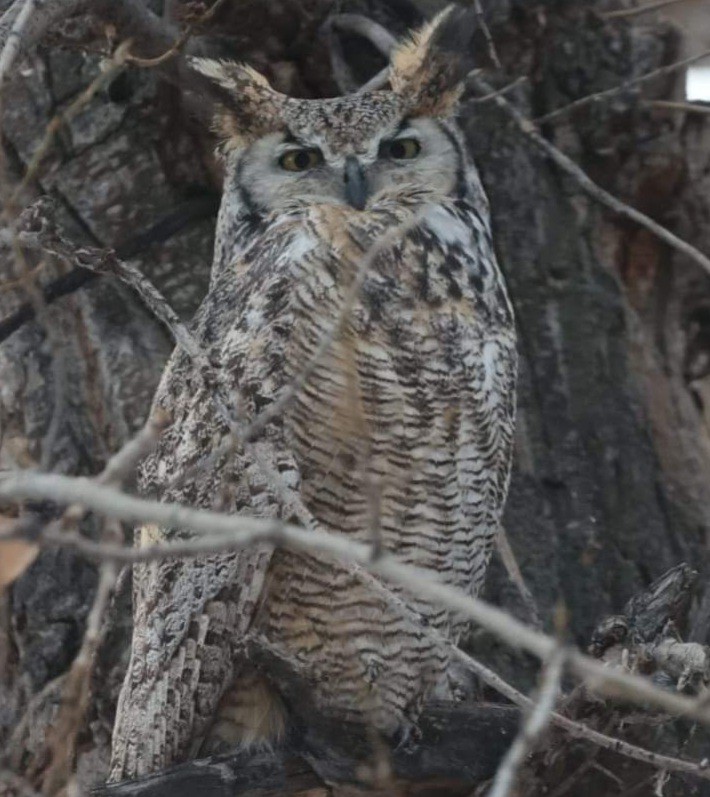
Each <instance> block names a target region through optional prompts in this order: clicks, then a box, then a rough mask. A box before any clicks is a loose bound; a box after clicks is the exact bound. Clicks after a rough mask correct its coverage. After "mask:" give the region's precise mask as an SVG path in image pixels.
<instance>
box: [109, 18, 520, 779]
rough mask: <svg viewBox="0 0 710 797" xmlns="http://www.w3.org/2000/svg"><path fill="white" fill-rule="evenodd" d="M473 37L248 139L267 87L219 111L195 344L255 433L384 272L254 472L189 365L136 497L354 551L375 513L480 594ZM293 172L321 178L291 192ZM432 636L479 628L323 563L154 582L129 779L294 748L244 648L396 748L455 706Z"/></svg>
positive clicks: (496, 500) (168, 381) (489, 309)
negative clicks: (296, 161)
mask: <svg viewBox="0 0 710 797" xmlns="http://www.w3.org/2000/svg"><path fill="white" fill-rule="evenodd" d="M454 22H455V23H456V24H455V25H453V23H454ZM460 24H461V20H460V19H458V18H457V17H455V15H454V16H452V15H451V14H449V15H448V16H447V15H444V16H443V17H441V18H439V19H438V20H437V21H435V23H434V26H435V27H434V28H433V29H431V30H429V31H427V32H425V33H424V34H422V35H420V36H419V37H418V38H416V39H415V40H414V44H408V45H406V50H402V51H400V53H399V54H397V55H395V58H394V60H393V72H394V76H393V81H392V82H393V91H381V92H373V93H370V94H362V95H352V96H349V97H341V98H336V99H332V100H323V101H307V100H293V99H290V98H284V97H281V96H280V95H278V98H276V99H274V98H272V100H273V102H271V101H270V100H267V104H269V103H271V104H269V105H268V109H265V110H264V114H263V116H262V117H261V118H260V119H254V120H253V121H250V120H249V119H246V118H245V117H247V116H249V115H251V114H252V113H253V112H254V108H255V107H258V105H259V103H258V102H257V103H256V104H255V103H254V97H261V98H262V99H263V98H264V97H267V98H268V96H269V92H270V89H268V87H265V85H264V83H263V81H262V80H258V81H257V86H256V88H255V89H254V92H251V89H250V88H249V87H247V86H245V85H244V84H243V83H242V84H240V87H239V88H240V91H241V92H246V94H247V95H248V99H247V100H246V101H245V104H244V105H242V106H239V103H240V96H241V94H239V93H237V94H235V95H234V96H231V95H230V97H229V100H228V101H227V99H226V98H225V97H224V96H223V95H222V94H220V97H221V99H220V102H221V106H222V107H221V109H220V111H219V114H220V122H219V129H220V130H221V132H222V134H223V135H228V136H229V135H231V133H230V131H232V130H233V131H235V132H234V138H233V139H232V140H230V141H228V142H227V145H226V146H225V147H224V151H225V153H226V165H227V179H226V182H225V196H224V199H223V204H222V209H221V211H220V218H219V223H218V234H217V242H216V248H215V263H214V271H213V277H212V283H211V286H210V290H209V293H208V296H207V297H206V299H205V301H204V303H203V305H202V307H201V309H200V311H199V313H198V316H197V318H196V321H195V333H196V335H197V336H198V338H199V340H200V342H201V344H202V346H203V347H204V348H205V350H206V351H207V353H208V355H209V357H210V360H211V361H212V362H213V363H214V364H215V365H216V366H217V367H218V373H219V374H220V379H221V381H222V387H223V388H224V390H225V391H226V392H231V394H232V395H233V396H234V397H235V400H237V399H238V404H239V409H240V411H241V412H242V413H243V415H244V417H246V418H247V419H253V418H254V417H255V416H256V415H258V414H259V413H260V412H262V411H264V410H265V409H266V408H268V407H269V406H271V405H272V404H273V402H274V401H275V400H276V399H278V397H279V396H280V395H282V392H283V390H284V389H285V388H286V387H287V386H288V385H289V384H291V383H292V380H294V379H295V378H296V377H297V376H298V374H299V372H300V370H301V369H302V368H303V367H304V365H305V364H306V363H307V362H308V361H309V360H310V359H311V358H312V357H313V355H314V353H315V352H316V350H317V349H318V346H319V344H320V342H321V340H322V339H323V336H324V335H327V334H328V332H329V330H330V329H332V327H333V325H334V323H335V322H336V320H337V319H338V318H339V317H340V313H341V308H342V306H343V302H344V299H345V296H346V295H347V293H348V290H349V288H350V286H351V285H352V284H353V280H354V279H355V278H356V274H357V273H358V271H359V269H360V267H361V265H362V263H363V258H365V257H366V255H367V253H368V252H370V251H371V250H372V247H373V245H374V244H376V243H377V244H378V249H377V254H376V256H375V257H373V258H372V262H371V263H370V264H369V269H368V271H367V274H366V276H365V279H364V282H363V284H362V287H361V289H360V291H359V294H358V298H357V300H356V301H355V303H354V306H353V307H352V309H351V311H350V312H349V313H348V314H347V316H346V320H345V323H344V324H343V325H342V328H341V329H340V331H339V334H338V335H337V336H336V337H335V339H334V340H333V342H332V345H331V346H330V347H329V348H328V350H327V351H326V353H325V354H324V356H323V357H322V358H321V359H320V360H319V361H318V364H317V366H316V367H315V368H314V370H313V372H312V373H311V375H310V377H309V379H308V380H307V381H306V383H305V385H303V387H302V388H301V389H300V390H299V391H298V393H297V395H296V396H295V397H294V399H293V400H292V401H291V402H289V403H288V404H287V405H286V407H285V409H284V410H283V412H282V413H280V414H278V415H277V416H276V417H275V418H274V419H273V420H271V421H270V422H269V423H268V424H267V425H266V427H265V428H264V430H263V432H262V433H261V434H260V435H259V437H258V439H257V440H255V441H253V442H252V443H249V444H248V445H246V446H244V447H243V448H242V449H240V450H238V451H229V450H227V449H225V447H224V446H223V445H222V444H223V443H224V441H225V439H226V438H227V436H228V428H227V425H226V423H225V422H224V421H223V419H222V418H220V416H219V414H218V413H217V412H216V410H215V406H214V403H213V402H212V400H211V398H210V394H209V391H208V389H207V388H206V387H205V386H204V385H203V383H202V380H201V378H200V377H199V375H198V374H197V373H196V372H195V370H194V368H193V366H192V365H191V364H190V363H189V361H188V359H187V358H186V356H185V355H183V354H181V353H179V352H178V353H176V354H175V355H174V356H173V358H172V360H171V362H170V364H169V366H168V368H167V369H166V372H165V375H164V377H163V380H162V383H161V386H160V389H159V391H158V395H157V397H156V403H157V404H158V405H159V406H164V407H166V408H168V409H169V410H170V412H171V413H172V416H173V418H174V422H173V425H172V426H171V428H170V429H169V430H168V431H167V432H166V433H165V434H164V435H163V437H162V439H161V441H160V444H159V446H158V449H157V450H156V452H155V453H154V454H153V455H152V456H151V457H150V458H149V459H148V461H147V462H146V463H145V464H144V467H143V471H142V485H141V486H142V490H143V491H144V492H145V493H148V494H155V495H157V496H159V497H160V498H161V499H162V500H170V501H181V502H184V503H191V504H195V505H199V506H203V507H214V508H219V509H222V510H226V511H230V512H241V513H250V514H256V515H260V516H267V517H281V518H286V519H292V518H295V519H297V520H298V521H299V522H301V523H303V524H305V525H306V526H310V527H313V528H319V529H324V530H326V531H330V532H333V533H338V534H346V535H348V536H350V537H352V538H353V539H358V540H368V539H370V538H371V537H372V528H373V497H372V496H373V491H374V492H375V493H376V494H377V495H378V499H377V505H378V507H379V511H378V513H377V514H378V517H379V521H378V523H379V535H380V538H381V542H382V545H383V547H384V548H385V549H386V550H387V551H389V552H392V553H394V554H395V555H397V556H398V557H399V558H400V559H402V560H403V561H405V562H409V563H412V564H414V565H417V566H419V567H422V568H426V569H428V570H430V571H432V573H435V574H436V575H437V576H438V577H439V578H443V579H444V580H445V581H446V582H448V583H450V584H454V585H456V586H459V587H461V588H462V589H465V590H466V591H468V592H469V593H471V594H476V593H477V592H478V591H479V589H480V587H481V584H482V582H483V578H484V574H485V569H486V565H487V562H488V558H489V555H490V551H491V547H492V545H493V540H494V536H495V533H496V530H497V528H498V524H499V520H500V514H501V511H502V507H503V503H504V500H505V494H506V490H507V484H508V476H509V470H510V459H511V448H512V434H513V417H514V404H515V373H516V355H515V336H514V326H513V317H512V310H511V306H510V303H509V300H508V298H507V294H506V290H505V286H504V283H503V279H502V277H501V274H500V272H499V270H498V266H497V264H496V259H495V255H494V252H493V246H492V240H491V231H490V221H489V214H488V207H487V202H486V199H485V196H484V194H483V191H482V189H481V186H480V183H479V180H478V176H477V173H476V171H475V168H474V167H473V166H472V165H471V164H469V163H468V161H467V159H466V156H465V152H464V148H463V145H462V143H461V137H460V135H459V133H458V130H457V129H456V126H455V124H454V123H453V121H452V120H451V118H450V116H451V114H452V113H453V110H454V108H455V102H456V100H457V98H458V95H459V79H460V77H461V74H460V72H461V70H460V69H458V68H454V67H453V66H452V59H454V58H455V57H457V54H456V53H449V54H448V56H447V57H446V58H443V57H442V53H443V52H444V50H445V47H446V43H447V41H448V38H447V29H448V30H449V31H451V30H453V29H454V28H456V27H457V26H458V25H460ZM447 26H448V28H447ZM459 38H460V37H459ZM427 64H429V65H430V67H429V69H428V70H427ZM198 67H199V68H200V69H201V70H202V71H203V72H204V73H206V74H208V75H209V76H210V77H211V78H213V79H216V80H217V81H218V82H219V83H220V85H221V89H220V91H221V92H225V91H230V87H231V85H232V83H233V82H234V81H235V79H236V78H235V75H236V74H238V75H239V80H240V81H244V80H247V81H248V79H249V78H248V75H249V73H247V72H245V71H244V70H243V68H242V67H238V66H235V65H228V64H215V63H213V62H210V63H209V64H205V63H200V64H198ZM245 76H246V77H245ZM434 89H435V90H434ZM235 91H236V88H235ZM434 96H436V102H435V103H434V104H432V102H431V98H432V97H434ZM232 106H234V108H233V107H232ZM237 106H239V112H238V113H237V112H236V111H235V110H234V109H235V108H236V107H237ZM230 108H231V109H232V110H230ZM244 131H246V132H244ZM255 131H258V132H257V133H255ZM412 141H414V142H415V143H414V144H412V143H411V142H412ZM314 152H315V153H316V154H315V155H314V154H312V153H314ZM293 153H296V154H298V153H305V154H306V156H307V157H306V159H305V160H304V161H303V162H304V163H305V162H306V161H308V163H307V164H306V168H304V169H303V170H300V171H291V170H290V168H286V166H287V165H289V164H292V160H293V157H294V156H293ZM308 153H311V154H308ZM400 156H401V157H400ZM304 157H305V156H304ZM301 160H303V158H302V159H301ZM284 162H285V163H286V166H285V165H284ZM385 236H386V237H385ZM383 237H384V238H383ZM383 240H385V241H386V242H385V243H384V244H383V243H382V241H383ZM220 446H222V447H221V448H220ZM215 451H222V452H223V453H221V454H220V456H219V457H218V458H217V459H216V460H215V457H214V452H215ZM186 474H189V476H187V477H186ZM140 534H141V535H142V536H143V537H146V536H147V537H148V538H149V539H150V538H152V537H153V536H154V535H157V536H158V537H160V538H174V537H176V536H177V533H176V532H174V531H171V530H169V529H143V530H142V531H141V532H140ZM388 595H392V596H394V598H393V599H390V598H388ZM400 600H401V601H402V605H404V606H405V607H406V611H402V610H400V608H398V602H399V601H400ZM427 628H435V629H437V630H438V631H440V632H441V633H443V634H444V635H445V636H446V637H448V638H449V639H452V640H453V641H456V640H457V639H458V637H459V635H460V632H461V630H462V625H461V623H460V622H459V621H457V620H456V619H454V618H452V617H451V616H450V615H449V614H448V613H447V612H445V611H443V610H441V609H439V608H438V607H435V606H432V605H430V604H428V603H426V602H425V601H422V600H420V599H417V598H416V596H411V595H408V594H405V593H403V592H400V591H398V590H395V589H393V588H392V587H390V585H386V584H382V583H380V582H378V581H377V580H376V579H374V578H373V577H372V576H370V575H368V574H367V573H364V572H361V571H360V570H359V569H358V568H356V567H352V566H348V565H345V564H343V563H339V562H336V561H333V560H331V559H330V558H328V557H326V556H323V555H320V554H319V555H309V554H304V553H294V552H290V551H282V550H279V551H276V552H273V551H272V550H270V549H268V548H264V549H261V550H251V551H244V552H237V553H233V554H229V555H221V556H213V557H207V558H203V559H199V560H195V561H189V562H180V563H175V562H171V563H154V564H150V565H145V566H140V567H138V568H136V571H135V630H134V640H133V649H132V657H131V663H130V665H129V670H128V673H127V676H126V681H125V683H124V687H123V691H122V694H121V698H120V702H119V707H118V712H117V720H116V727H115V730H114V742H113V760H112V771H111V777H112V778H113V779H120V778H125V777H131V776H136V775H138V774H142V773H145V772H150V771H153V770H155V769H159V768H161V767H164V766H166V765H167V764H169V763H171V762H173V761H176V760H179V759H181V758H184V757H186V756H188V755H191V754H194V753H197V752H199V750H201V749H202V750H205V749H211V748H213V747H214V745H215V743H216V741H218V740H227V741H228V743H232V744H238V743H242V744H247V743H257V742H264V741H268V740H269V739H270V740H274V739H277V738H278V737H279V735H280V734H281V733H283V730H284V728H285V726H286V724H287V723H288V716H287V711H286V710H285V708H284V706H283V704H282V703H281V701H280V698H279V696H278V694H277V691H276V690H275V689H274V688H273V686H272V685H270V684H269V681H268V673H261V674H258V673H256V672H255V671H254V670H253V669H252V668H251V667H250V664H249V661H248V660H247V659H246V657H245V655H244V651H243V642H244V639H245V636H246V635H247V634H249V635H252V636H255V637H257V638H263V639H264V640H266V641H267V642H268V643H269V645H270V646H271V648H272V649H273V650H276V651H277V652H278V653H279V655H282V656H284V657H286V658H287V659H289V660H291V661H293V662H295V663H298V664H299V665H300V666H301V667H302V668H304V669H305V670H306V671H307V672H308V673H309V675H311V676H312V680H313V683H315V684H317V687H316V689H315V692H314V695H313V699H314V702H315V704H316V705H317V706H318V707H319V708H320V709H321V710H322V711H323V712H325V713H328V714H330V715H332V716H336V717H342V718H343V719H355V720H360V721H366V722H368V723H371V724H373V725H374V726H375V727H376V728H378V729H379V730H380V731H381V732H382V733H383V734H384V735H385V736H387V737H390V738H398V737H399V736H401V734H402V733H406V732H407V730H408V728H410V727H411V726H412V724H414V723H416V720H417V716H418V714H419V712H420V710H421V706H422V704H423V702H424V700H425V699H426V698H427V696H429V695H431V694H432V692H433V691H434V690H438V691H439V692H443V693H445V692H446V689H447V670H448V661H447V655H446V653H445V651H444V650H442V649H441V648H440V646H438V645H436V644H435V643H434V642H433V641H432V637H431V635H430V634H428V633H427V631H426V629H427Z"/></svg>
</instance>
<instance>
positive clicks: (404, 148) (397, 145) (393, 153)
mask: <svg viewBox="0 0 710 797" xmlns="http://www.w3.org/2000/svg"><path fill="white" fill-rule="evenodd" d="M421 151H422V147H421V144H420V143H419V142H418V141H417V139H416V138H395V139H394V141H383V142H382V144H381V146H380V157H381V158H394V159H395V160H410V159H411V158H416V157H417V155H418V154H419V153H420V152H421Z"/></svg>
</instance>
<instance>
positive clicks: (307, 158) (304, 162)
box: [279, 149, 323, 172]
mask: <svg viewBox="0 0 710 797" xmlns="http://www.w3.org/2000/svg"><path fill="white" fill-rule="evenodd" d="M322 160H323V156H322V155H321V152H320V150H318V149H291V150H289V151H288V152H284V154H283V155H282V156H281V157H280V158H279V166H280V167H281V168H282V169H286V171H287V172H305V171H306V170H307V169H312V168H313V167H314V166H318V164H319V163H321V161H322Z"/></svg>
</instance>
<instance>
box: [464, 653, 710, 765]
mask: <svg viewBox="0 0 710 797" xmlns="http://www.w3.org/2000/svg"><path fill="white" fill-rule="evenodd" d="M453 655H454V656H455V657H456V658H457V659H458V660H459V661H460V662H461V663H462V664H463V666H464V667H465V668H466V669H467V671H468V672H471V673H473V674H474V675H476V676H477V677H478V678H480V679H481V681H483V682H484V683H485V684H487V685H488V686H490V688H491V689H494V690H495V691H496V692H498V693H499V694H501V695H503V697H505V698H507V699H508V700H510V702H511V703H513V704H514V705H516V706H519V707H520V708H524V709H530V708H531V707H532V705H533V701H532V700H531V699H530V698H529V697H527V696H526V695H524V694H523V693H522V692H520V691H518V690H517V689H516V688H515V687H514V686H512V685H511V684H509V683H508V682H507V681H505V680H504V679H503V678H501V677H500V675H498V673H496V672H493V670H490V669H488V667H486V666H484V665H483V664H481V663H480V662H479V661H477V660H476V659H474V658H472V657H471V656H469V655H468V654H467V653H464V652H463V651H462V650H459V649H458V648H456V649H454V652H453ZM551 721H552V723H553V724H554V725H556V726H557V727H559V728H561V729H562V730H564V731H565V732H567V733H569V735H570V736H572V737H574V738H576V739H584V740H585V741H587V742H589V743H590V744H593V745H596V746H597V747H600V748H601V749H603V750H609V751H610V752H613V753H618V754H619V755H623V756H626V757H627V758H632V759H633V760H634V761H640V762H642V763H644V764H648V765H649V766H652V767H657V768H659V769H667V770H670V771H673V772H684V773H687V774H689V775H695V776H696V777H699V778H702V779H704V780H710V767H708V764H707V762H706V761H699V762H697V761H684V760H683V759H682V758H673V757H672V756H666V755H662V754H661V753H654V752H653V751H652V750H647V749H645V748H644V747H638V746H637V745H635V744H630V743H629V742H625V741H623V740H621V739H617V738H615V737H613V736H608V735H607V734H605V733H600V732H599V731H595V730H593V729H592V728H589V727H588V726H586V725H584V724H583V723H581V722H578V721H577V720H573V719H570V718H569V717H565V716H563V715H562V714H558V713H557V712H553V714H552V717H551Z"/></svg>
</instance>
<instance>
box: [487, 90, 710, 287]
mask: <svg viewBox="0 0 710 797" xmlns="http://www.w3.org/2000/svg"><path fill="white" fill-rule="evenodd" d="M474 85H475V86H476V87H477V89H478V91H479V92H480V93H481V94H484V95H485V94H490V93H491V91H492V89H491V86H490V85H489V84H488V83H487V82H486V81H485V80H482V79H481V78H475V79H474ZM493 102H495V103H496V104H497V105H498V107H499V108H501V109H502V110H504V111H505V112H506V113H507V114H508V116H510V118H511V119H512V120H513V121H514V122H515V123H516V125H517V126H518V128H519V130H520V131H521V132H522V133H523V134H524V135H525V136H526V137H527V138H528V139H530V140H531V141H532V142H533V143H534V144H535V145H536V146H537V147H538V149H540V150H542V151H543V152H544V153H545V155H547V157H548V158H550V160H551V161H553V163H555V165H556V166H558V167H559V168H560V169H562V171H563V172H565V173H566V174H568V175H569V176H570V177H572V178H573V180H574V181H575V182H576V183H577V185H578V186H579V187H580V188H581V189H582V190H583V191H584V192H585V193H586V194H589V196H591V197H592V198H593V199H595V200H596V201H597V202H600V203H601V204H602V205H605V206H606V207H608V208H609V209H610V210H613V211H614V213H617V214H618V215H619V216H623V217H624V218H627V219H630V220H631V221H633V222H635V223H636V224H638V225H639V226H641V227H643V228H645V229H646V230H648V231H649V232H651V233H653V235H655V236H656V237H657V238H659V239H660V240H662V241H663V242H664V243H666V244H668V245H669V246H670V247H672V248H673V249H675V250H677V251H678V252H681V253H682V254H684V255H686V256H687V257H689V258H690V259H691V260H693V261H694V262H695V263H697V264H698V265H699V266H700V267H701V268H702V269H703V270H704V271H706V272H707V273H708V274H710V258H708V257H707V255H704V254H703V253H702V252H701V251H700V250H699V249H696V248H695V247H694V246H692V245H691V244H689V243H688V242H687V241H684V240H683V239H682V238H679V237H678V236H677V235H675V234H674V233H672V232H671V231H670V230H668V229H666V228H665V227H663V226H661V225H660V224H658V223H657V222H655V221H653V219H651V218H649V217H648V216H647V215H646V214H645V213H641V211H639V210H636V209H635V208H632V207H630V206H629V205H627V204H626V203H625V202H622V201H621V200H620V199H617V198H616V197H615V196H612V195H611V194H610V193H609V192H608V191H605V190H604V189H603V188H602V187H601V186H599V185H597V184H596V183H595V182H594V181H593V180H591V179H590V178H589V177H588V176H587V175H586V174H585V172H583V171H582V169H581V168H580V167H579V166H577V164H576V163H574V161H572V160H570V158H568V157H567V156H566V155H565V154H563V153H562V152H560V150H559V149H557V147H555V146H553V145H552V144H550V142H549V141H548V140H547V139H546V138H545V137H544V136H543V135H541V134H540V132H539V131H538V130H537V128H536V127H535V125H534V123H533V122H532V121H530V119H528V118H527V117H525V116H524V115H523V114H522V113H520V111H519V110H518V109H517V108H516V107H515V106H513V105H511V103H510V102H508V100H506V99H505V97H503V96H500V95H499V96H497V97H496V98H495V99H494V100H493Z"/></svg>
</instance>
